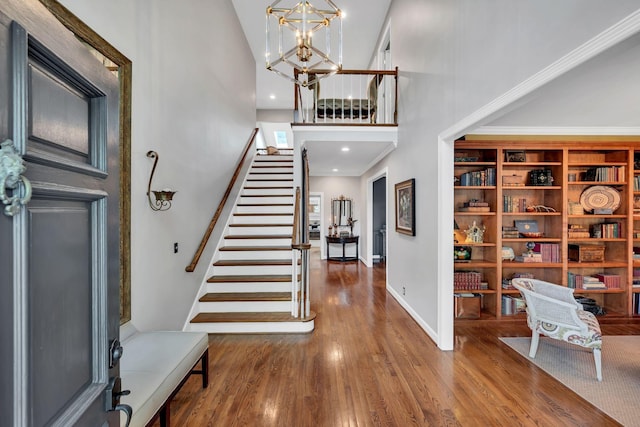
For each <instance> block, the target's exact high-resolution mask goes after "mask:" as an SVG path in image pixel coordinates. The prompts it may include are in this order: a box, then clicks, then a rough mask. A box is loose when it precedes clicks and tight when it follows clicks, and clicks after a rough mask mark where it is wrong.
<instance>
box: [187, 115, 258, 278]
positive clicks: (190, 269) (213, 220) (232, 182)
mask: <svg viewBox="0 0 640 427" xmlns="http://www.w3.org/2000/svg"><path fill="white" fill-rule="evenodd" d="M257 134H258V128H255V129H254V130H253V132H252V133H251V137H249V142H247V146H246V147H245V149H244V153H243V154H242V157H241V158H240V161H239V162H238V165H237V166H236V171H235V172H234V173H233V176H232V177H231V180H230V181H229V185H228V186H227V191H225V193H224V196H222V200H220V204H219V205H218V209H216V213H215V214H214V215H213V218H211V222H209V227H207V231H205V233H204V236H202V240H201V241H200V246H198V249H197V250H196V253H195V255H194V256H193V259H192V260H191V264H189V265H188V266H187V267H186V268H185V271H186V272H188V273H192V272H193V271H194V270H195V269H196V266H197V265H198V261H200V257H201V256H202V253H203V252H204V248H205V246H207V242H208V241H209V238H210V237H211V233H212V232H213V228H214V227H215V226H216V223H217V222H218V218H220V215H221V214H222V209H224V205H225V204H226V203H227V199H228V198H229V195H230V194H231V190H232V189H233V186H234V185H235V183H236V181H237V179H238V175H240V170H241V169H242V165H243V164H244V161H245V159H246V158H247V153H248V152H249V148H251V146H252V145H253V141H254V140H255V138H256V135H257Z"/></svg>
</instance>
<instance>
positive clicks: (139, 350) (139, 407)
mask: <svg viewBox="0 0 640 427" xmlns="http://www.w3.org/2000/svg"><path fill="white" fill-rule="evenodd" d="M120 341H121V342H122V347H123V348H124V351H123V354H122V359H120V377H121V378H122V389H123V390H131V394H129V395H125V396H122V397H121V399H120V402H121V403H123V404H127V405H130V406H131V407H132V408H133V416H132V417H131V423H130V426H131V427H138V426H146V425H148V424H151V423H152V422H153V421H155V419H156V418H157V417H160V425H161V426H162V427H169V425H170V423H171V419H170V405H171V400H172V399H173V397H174V396H175V395H176V394H177V393H178V391H179V390H180V387H182V385H183V384H184V383H185V381H186V380H187V379H188V378H189V377H190V376H191V374H199V375H202V387H203V388H206V387H207V385H208V384H209V376H208V358H209V350H208V349H209V339H208V335H207V333H205V332H182V331H151V332H140V331H138V330H137V329H136V328H135V326H134V325H133V324H131V322H128V323H126V324H125V325H123V326H122V327H121V328H120ZM198 364H200V366H201V369H199V370H196V369H195V368H196V365H198ZM120 425H121V426H125V425H126V416H125V415H124V414H121V415H120Z"/></svg>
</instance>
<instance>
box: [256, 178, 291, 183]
mask: <svg viewBox="0 0 640 427" xmlns="http://www.w3.org/2000/svg"><path fill="white" fill-rule="evenodd" d="M247 181H259V182H282V181H288V182H293V178H272V179H251V178H247Z"/></svg>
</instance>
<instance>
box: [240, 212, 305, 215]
mask: <svg viewBox="0 0 640 427" xmlns="http://www.w3.org/2000/svg"><path fill="white" fill-rule="evenodd" d="M285 215H287V216H293V214H292V213H285V212H282V213H274V212H238V213H234V214H233V216H285Z"/></svg>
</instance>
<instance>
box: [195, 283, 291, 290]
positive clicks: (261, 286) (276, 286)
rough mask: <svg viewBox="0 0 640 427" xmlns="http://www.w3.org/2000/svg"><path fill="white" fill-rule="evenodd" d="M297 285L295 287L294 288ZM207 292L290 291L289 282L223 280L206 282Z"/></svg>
mask: <svg viewBox="0 0 640 427" xmlns="http://www.w3.org/2000/svg"><path fill="white" fill-rule="evenodd" d="M298 288H299V287H298V286H297V287H296V290H297V289H298ZM207 292H210V293H224V292H248V293H253V292H291V282H224V283H207Z"/></svg>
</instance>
